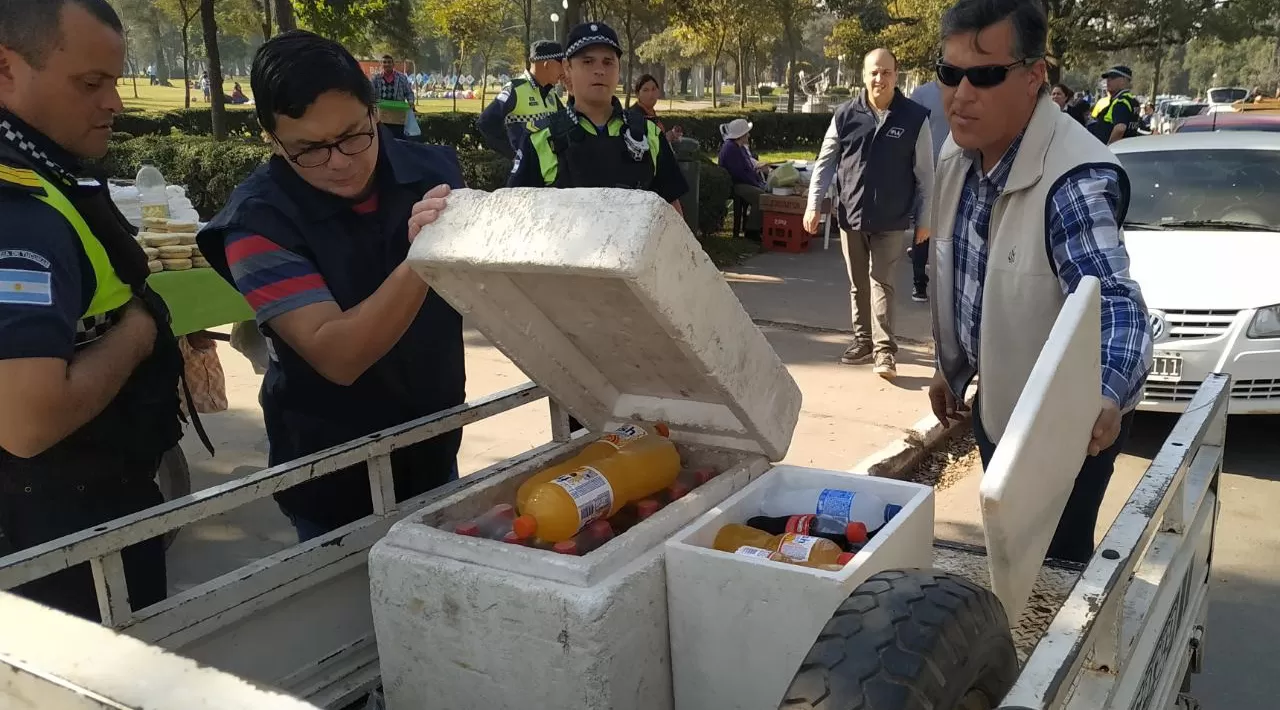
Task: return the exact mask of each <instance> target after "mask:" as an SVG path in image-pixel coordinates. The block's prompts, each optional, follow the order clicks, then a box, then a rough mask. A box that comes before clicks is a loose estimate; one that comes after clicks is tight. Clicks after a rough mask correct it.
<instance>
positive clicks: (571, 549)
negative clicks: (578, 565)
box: [551, 540, 578, 555]
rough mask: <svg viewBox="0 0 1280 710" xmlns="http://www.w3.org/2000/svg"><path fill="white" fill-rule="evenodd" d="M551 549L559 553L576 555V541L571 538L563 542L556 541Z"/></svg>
mask: <svg viewBox="0 0 1280 710" xmlns="http://www.w3.org/2000/svg"><path fill="white" fill-rule="evenodd" d="M551 549H552V550H554V551H556V552H558V553H560V554H561V555H577V554H578V543H576V542H574V541H573V540H565V541H564V542H557V543H556V544H555V547H552V548H551Z"/></svg>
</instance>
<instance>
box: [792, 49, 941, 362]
mask: <svg viewBox="0 0 1280 710" xmlns="http://www.w3.org/2000/svg"><path fill="white" fill-rule="evenodd" d="M862 79H863V84H864V86H863V90H862V91H861V92H860V93H859V94H858V95H857V96H856V97H854V98H853V99H851V100H849V101H848V102H846V103H844V104H842V105H841V106H840V107H839V108H838V109H836V112H835V115H834V116H832V118H831V125H830V126H829V127H828V128H827V134H826V136H825V137H824V138H823V140H822V149H821V150H820V151H819V152H818V159H817V161H816V162H815V164H814V170H813V176H812V177H811V178H810V184H809V204H808V205H807V207H806V210H805V215H804V228H805V229H806V230H807V231H808V232H809V233H811V234H817V232H818V222H819V207H820V206H821V204H822V200H823V199H824V198H825V197H826V194H827V188H829V187H830V186H831V181H832V180H835V185H836V193H837V194H836V210H835V212H836V214H835V217H836V219H837V220H838V223H839V225H840V233H841V238H840V245H841V251H842V252H844V260H845V267H846V269H847V273H848V276H849V306H850V309H851V310H852V315H853V344H852V345H850V346H849V348H848V349H847V350H845V352H844V354H843V355H842V356H841V357H840V362H842V363H844V364H846V365H857V364H862V363H865V362H866V361H868V360H872V359H874V369H875V373H876V374H877V375H880V376H881V377H883V378H885V379H887V380H891V379H893V378H894V377H897V375H898V365H897V352H898V343H897V339H896V338H895V337H894V334H893V296H894V293H895V290H896V289H895V288H894V285H893V282H894V277H895V275H896V274H895V273H894V272H895V270H896V268H897V264H898V261H899V260H901V258H902V254H903V252H904V251H905V250H906V249H905V248H906V246H907V242H908V238H907V232H908V230H910V229H911V226H912V224H914V225H915V241H916V242H917V243H919V242H923V241H925V240H926V239H928V238H929V224H930V221H929V210H930V191H931V190H932V187H933V134H932V132H931V131H930V129H929V120H928V119H929V111H928V110H927V109H926V108H924V107H923V106H921V105H920V104H918V103H916V102H914V101H912V100H911V99H908V98H907V97H906V96H903V95H902V92H900V91H898V88H897V83H898V60H897V58H896V57H894V56H893V52H890V51H889V50H887V49H875V50H872V51H871V52H868V53H867V56H866V57H864V58H863V62H862Z"/></svg>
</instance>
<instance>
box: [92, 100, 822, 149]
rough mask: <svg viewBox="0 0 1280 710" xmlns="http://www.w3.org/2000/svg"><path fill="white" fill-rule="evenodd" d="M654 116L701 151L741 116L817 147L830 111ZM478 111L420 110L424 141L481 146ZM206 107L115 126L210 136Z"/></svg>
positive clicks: (765, 144)
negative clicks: (693, 141)
mask: <svg viewBox="0 0 1280 710" xmlns="http://www.w3.org/2000/svg"><path fill="white" fill-rule="evenodd" d="M658 109H659V110H658V115H659V116H660V117H661V119H662V122H663V123H664V124H665V125H666V126H667V127H672V126H680V127H681V128H683V129H684V134H685V135H686V136H688V137H690V138H696V139H697V141H698V143H699V144H700V145H701V146H702V149H703V150H706V151H710V152H713V153H714V152H718V151H719V150H720V142H721V139H720V124H722V123H728V122H729V121H731V120H733V119H734V118H739V117H743V116H745V117H746V118H747V120H749V121H751V122H752V123H754V124H755V128H754V130H753V131H752V132H751V145H752V147H753V148H754V149H756V150H766V151H767V150H794V149H796V148H807V147H817V146H818V145H819V144H821V142H822V136H823V135H824V134H825V133H826V132H827V124H828V123H830V122H831V114H809V113H777V112H775V111H773V110H765V109H762V108H761V107H760V106H759V105H758V104H757V105H755V106H748V107H747V108H745V109H743V108H741V107H737V106H725V107H722V108H718V109H712V110H703V111H667V112H664V111H662V110H661V109H662V106H661V104H659V106H658ZM475 120H476V115H475V114H470V113H424V114H421V115H419V116H418V125H419V126H420V127H421V128H422V135H423V138H424V139H425V140H426V141H427V142H428V143H436V144H439V145H451V146H454V147H456V148H458V149H459V150H468V149H479V148H483V147H484V142H483V140H482V139H481V137H480V134H479V133H478V132H477V131H476V127H475ZM227 124H228V130H229V131H230V132H231V133H232V134H233V135H240V136H245V137H252V136H256V135H259V134H260V133H261V129H260V128H259V127H258V119H257V117H256V116H255V115H254V112H253V111H252V110H246V109H233V110H228V111H227ZM211 125H212V124H211V122H210V117H209V109H208V108H193V109H179V110H175V111H166V112H131V113H124V114H121V115H119V116H117V117H116V122H115V130H116V131H120V132H123V133H128V134H130V135H133V136H154V135H162V136H167V135H169V134H170V133H172V132H173V131H175V130H176V131H178V132H180V133H185V134H188V135H208V134H209V132H210V130H211V129H210V126H211Z"/></svg>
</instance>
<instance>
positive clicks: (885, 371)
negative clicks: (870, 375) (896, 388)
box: [875, 353, 898, 380]
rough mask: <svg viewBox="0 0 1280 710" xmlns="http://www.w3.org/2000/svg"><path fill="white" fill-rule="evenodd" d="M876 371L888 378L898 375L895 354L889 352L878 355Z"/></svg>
mask: <svg viewBox="0 0 1280 710" xmlns="http://www.w3.org/2000/svg"><path fill="white" fill-rule="evenodd" d="M875 373H876V374H877V375H879V376H881V377H883V378H884V379H886V380H892V379H893V378H895V377H897V376H898V363H897V362H896V361H895V360H894V358H893V355H891V354H889V353H880V354H879V355H876V367H875Z"/></svg>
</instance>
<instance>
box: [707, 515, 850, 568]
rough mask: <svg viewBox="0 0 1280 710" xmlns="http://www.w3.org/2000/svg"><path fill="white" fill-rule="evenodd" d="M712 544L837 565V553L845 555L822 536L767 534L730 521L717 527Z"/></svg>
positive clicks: (724, 550)
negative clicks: (753, 548)
mask: <svg viewBox="0 0 1280 710" xmlns="http://www.w3.org/2000/svg"><path fill="white" fill-rule="evenodd" d="M713 547H715V548H716V549H717V550H721V551H723V552H734V553H736V552H737V551H738V550H739V549H741V548H743V547H758V548H761V549H764V550H769V551H770V552H778V553H781V554H782V556H783V557H786V558H787V559H790V560H794V561H796V562H813V563H816V564H838V562H837V561H838V560H839V559H840V555H842V554H846V553H845V552H844V550H841V549H840V546H839V545H837V544H835V543H834V542H832V541H830V540H827V539H825V538H821V537H813V536H810V535H801V534H799V533H783V534H781V535H770V534H769V533H767V532H764V531H763V530H756V529H755V528H753V527H749V526H746V525H738V524H729V525H726V526H724V527H722V528H720V532H718V533H716V540H715V543H714V544H713Z"/></svg>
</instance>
